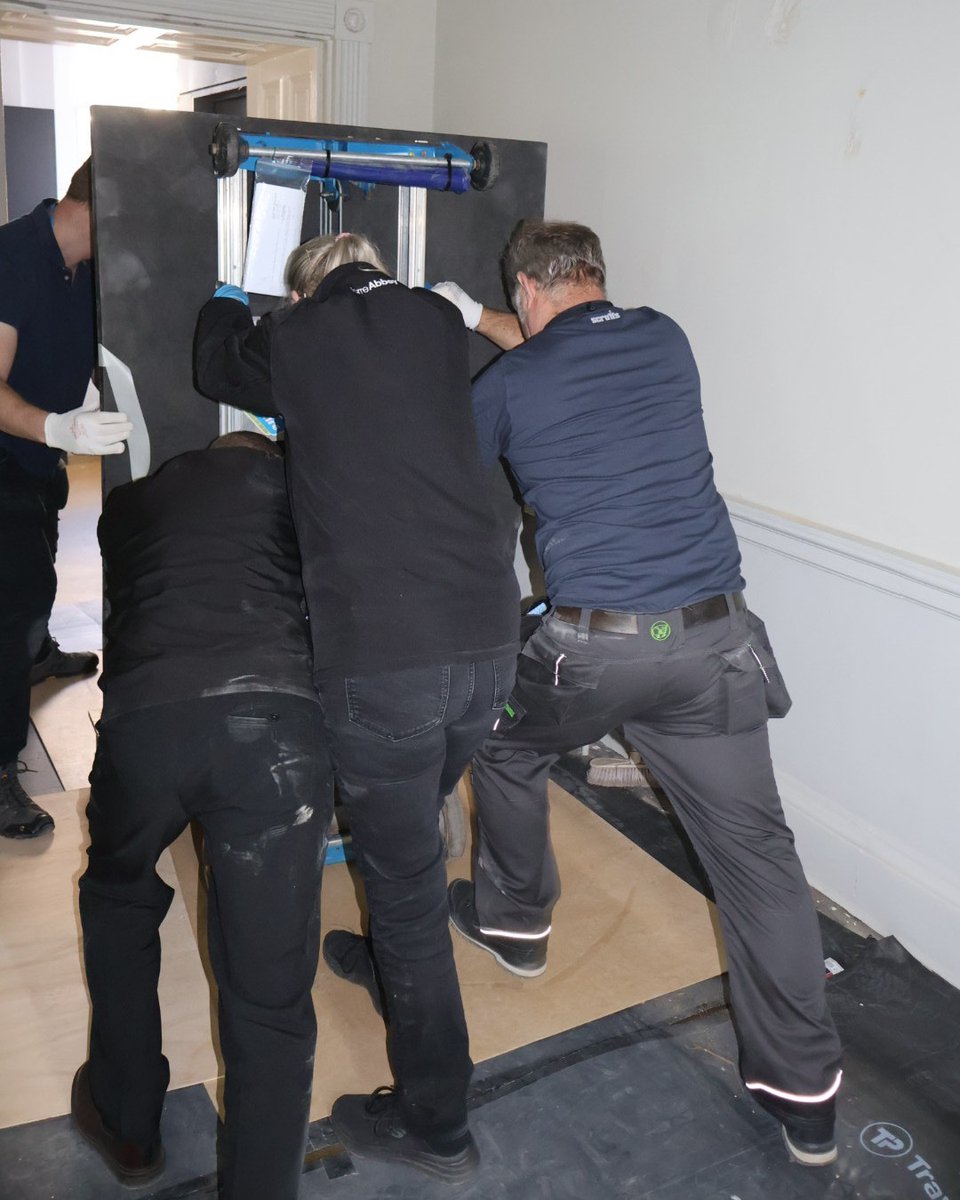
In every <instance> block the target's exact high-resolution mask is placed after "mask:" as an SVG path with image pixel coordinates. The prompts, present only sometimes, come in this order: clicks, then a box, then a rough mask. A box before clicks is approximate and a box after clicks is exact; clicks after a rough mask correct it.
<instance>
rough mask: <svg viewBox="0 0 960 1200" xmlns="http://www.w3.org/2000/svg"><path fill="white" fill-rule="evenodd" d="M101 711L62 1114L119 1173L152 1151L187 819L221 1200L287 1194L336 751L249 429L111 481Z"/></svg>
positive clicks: (293, 1190) (149, 1164)
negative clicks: (160, 983) (216, 1056)
mask: <svg viewBox="0 0 960 1200" xmlns="http://www.w3.org/2000/svg"><path fill="white" fill-rule="evenodd" d="M98 535H99V538H100V545H101V549H102V551H103V559H104V571H105V576H104V578H105V593H106V600H107V604H108V606H109V612H108V616H107V620H106V625H105V634H106V637H105V641H104V668H103V675H102V677H101V679H100V686H101V687H102V689H103V716H102V718H101V720H100V723H99V727H98V731H99V737H98V743H97V752H96V758H95V760H94V764H93V769H92V771H91V774H90V803H89V805H88V808H87V818H88V821H89V826H90V848H89V851H88V855H89V861H88V865H87V869H86V871H85V873H84V874H83V876H82V877H81V879H80V884H79V889H80V917H81V922H82V926H83V952H84V962H85V965H86V975H87V985H88V987H89V991H90V999H91V1005H92V1019H91V1024H90V1048H89V1058H88V1060H87V1062H85V1063H84V1064H83V1065H82V1066H81V1067H80V1069H79V1070H78V1071H77V1074H76V1077H75V1080H74V1085H73V1094H72V1098H71V1111H72V1115H73V1118H74V1121H75V1122H76V1124H77V1126H78V1128H79V1130H80V1132H81V1133H82V1134H83V1136H84V1137H85V1138H86V1139H87V1140H88V1141H89V1142H90V1143H91V1145H93V1146H94V1148H95V1149H96V1150H97V1151H98V1152H99V1153H100V1155H101V1156H102V1158H103V1160H104V1162H105V1163H106V1165H107V1166H108V1167H109V1168H110V1170H111V1171H112V1172H113V1173H114V1175H115V1176H116V1177H117V1178H118V1179H119V1180H120V1181H121V1182H122V1183H124V1184H128V1185H132V1186H139V1185H141V1184H145V1183H147V1182H149V1180H150V1179H152V1178H154V1177H156V1176H157V1175H158V1174H159V1173H160V1172H161V1171H162V1170H163V1166H164V1157H163V1148H162V1144H161V1141H160V1134H159V1127H160V1113H161V1109H162V1107H163V1100H164V1094H165V1092H166V1089H167V1085H168V1082H169V1075H170V1072H169V1067H168V1064H167V1060H166V1058H165V1057H164V1055H163V1053H162V1049H161V1025H160V1009H159V1005H158V1001H157V979H158V975H159V968H160V937H159V929H160V924H161V922H162V921H163V919H164V917H165V915H166V913H167V910H168V908H169V907H170V903H171V900H172V897H173V890H172V889H171V888H170V887H168V886H167V884H166V883H165V882H163V880H162V879H161V878H160V877H159V875H158V874H157V872H156V866H157V860H158V859H159V857H160V855H161V854H162V852H163V851H164V850H165V849H166V847H167V846H169V845H170V844H171V842H173V841H174V839H175V838H177V837H178V836H179V834H180V833H181V832H182V831H183V829H184V828H185V827H186V825H187V823H188V822H189V821H190V820H191V819H195V820H196V821H197V822H198V823H199V825H200V827H201V829H202V830H203V840H204V858H205V861H206V863H207V866H208V924H207V938H208V946H209V952H210V960H211V964H212V966H213V970H214V974H215V976H216V981H217V987H218V991H219V1018H220V1021H219V1029H220V1049H221V1052H222V1055H223V1062H224V1073H225V1091H224V1109H225V1119H224V1127H223V1135H222V1139H221V1146H220V1151H221V1153H220V1158H221V1168H222V1180H221V1183H222V1191H221V1192H220V1193H219V1194H221V1195H222V1196H223V1197H224V1198H225V1200H265V1198H266V1197H270V1200H295V1198H296V1196H297V1194H298V1189H299V1181H300V1175H301V1170H302V1161H303V1153H304V1146H305V1140H306V1133H307V1122H308V1117H309V1109H310V1091H311V1084H312V1080H313V1059H314V1048H315V1043H316V1019H315V1016H314V1008H313V1001H312V998H311V988H312V986H313V981H314V976H315V974H316V969H317V961H318V953H319V937H320V915H319V899H320V881H321V872H322V868H323V856H324V850H325V845H326V836H327V831H328V829H329V827H330V822H331V819H332V815H333V785H332V766H331V762H330V756H329V751H328V748H327V739H326V735H325V733H324V729H323V718H322V713H321V710H320V705H319V702H318V700H317V696H316V692H315V691H314V688H313V681H312V675H311V668H312V664H311V656H310V646H309V637H308V633H307V620H306V614H305V609H304V604H303V589H302V585H301V582H300V557H299V552H298V549H297V544H296V539H295V536H294V530H293V521H292V519H291V516H290V509H289V504H288V500H287V492H286V484H285V480H284V463H283V458H282V456H281V451H280V447H279V446H277V445H275V444H274V443H272V442H270V441H269V440H268V439H266V438H263V437H261V436H260V435H258V434H255V433H233V434H226V435H224V436H223V437H221V438H218V439H217V441H216V442H214V443H213V446H212V448H210V449H207V450H198V451H191V452H189V453H186V454H182V455H179V456H178V457H176V458H173V459H171V460H170V461H169V462H167V463H165V464H164V465H163V466H162V467H161V468H160V469H159V470H158V471H157V472H156V473H155V474H153V475H151V476H149V477H147V478H146V479H141V480H137V481H135V482H133V483H128V484H124V485H122V486H120V487H117V488H115V489H114V490H113V491H112V492H111V493H110V494H109V495H108V497H107V499H106V503H105V504H104V509H103V516H102V517H101V519H100V524H99V527H98Z"/></svg>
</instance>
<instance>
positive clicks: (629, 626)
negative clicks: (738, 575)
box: [553, 592, 747, 633]
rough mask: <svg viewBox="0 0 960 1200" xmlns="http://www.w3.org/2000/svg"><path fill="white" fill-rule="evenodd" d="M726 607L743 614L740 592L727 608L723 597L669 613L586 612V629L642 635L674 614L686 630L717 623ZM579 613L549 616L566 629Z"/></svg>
mask: <svg viewBox="0 0 960 1200" xmlns="http://www.w3.org/2000/svg"><path fill="white" fill-rule="evenodd" d="M730 607H733V608H734V609H735V610H736V611H737V612H745V611H746V607H747V602H746V601H745V600H744V598H743V592H731V593H730V605H729V606H728V604H727V597H726V596H710V597H708V598H707V599H706V600H698V601H697V603H696V604H688V605H687V607H686V608H680V609H673V610H671V612H669V613H625V612H607V611H606V610H605V609H602V608H594V609H592V610H587V611H589V612H590V625H589V628H590V629H599V630H600V631H602V632H604V633H646V632H647V631H648V630H649V628H650V625H651V623H652V622H656V621H662V620H664V619H666V620H669V619H670V618H671V617H673V614H674V613H678V614H679V616H680V619H681V620H682V621H683V627H684V629H689V628H690V626H691V625H703V624H704V623H705V622H706V621H717V620H719V619H720V617H726V616H728V615H729V613H730ZM583 612H584V610H583V609H582V608H567V607H559V608H555V609H554V610H553V615H554V616H555V617H557V618H558V619H559V620H561V621H563V622H564V623H565V624H567V625H579V624H580V619H581V617H582V616H583Z"/></svg>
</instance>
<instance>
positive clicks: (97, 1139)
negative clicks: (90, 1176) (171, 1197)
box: [70, 1063, 165, 1187]
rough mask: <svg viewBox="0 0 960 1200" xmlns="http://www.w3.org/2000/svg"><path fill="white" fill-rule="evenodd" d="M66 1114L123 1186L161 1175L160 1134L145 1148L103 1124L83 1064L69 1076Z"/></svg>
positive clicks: (145, 1181)
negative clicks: (68, 1109) (68, 1102)
mask: <svg viewBox="0 0 960 1200" xmlns="http://www.w3.org/2000/svg"><path fill="white" fill-rule="evenodd" d="M70 1115H71V1116H72V1117H73V1123H74V1125H76V1127H77V1130H78V1131H79V1133H80V1134H81V1136H82V1137H83V1139H84V1141H86V1142H88V1143H89V1145H91V1146H92V1147H93V1148H94V1150H96V1152H97V1153H98V1154H99V1155H100V1157H101V1158H102V1159H103V1161H104V1163H106V1165H107V1166H108V1167H109V1168H110V1170H111V1171H112V1172H113V1174H114V1176H115V1177H116V1178H117V1179H118V1180H119V1181H120V1182H121V1183H122V1184H123V1185H124V1186H125V1187H142V1186H143V1185H144V1184H146V1183H149V1182H150V1180H151V1179H156V1178H157V1177H158V1176H159V1175H162V1174H163V1169H164V1166H165V1157H164V1152H163V1146H162V1144H161V1142H160V1135H159V1134H157V1137H156V1138H155V1140H154V1141H153V1143H152V1145H150V1146H148V1147H146V1148H145V1149H144V1148H143V1147H141V1146H135V1145H134V1144H133V1143H132V1142H124V1141H121V1140H120V1138H118V1137H117V1135H116V1134H115V1133H114V1132H113V1131H112V1130H110V1129H108V1128H107V1127H106V1125H104V1123H103V1118H102V1117H101V1116H100V1111H99V1109H98V1108H97V1106H96V1105H95V1104H94V1102H93V1096H92V1095H91V1094H90V1080H89V1078H88V1076H87V1064H86V1063H84V1064H83V1066H82V1067H80V1068H79V1069H78V1071H77V1073H76V1075H75V1076H74V1077H73V1088H72V1090H71V1092H70Z"/></svg>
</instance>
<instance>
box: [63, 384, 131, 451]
mask: <svg viewBox="0 0 960 1200" xmlns="http://www.w3.org/2000/svg"><path fill="white" fill-rule="evenodd" d="M98 403H99V400H98V397H97V395H96V393H94V394H93V395H91V397H90V399H89V400H88V401H85V402H84V404H83V405H82V406H81V407H80V408H74V409H71V411H70V412H65V413H48V414H47V419H46V420H45V421H44V423H43V440H44V441H45V442H46V444H47V445H48V446H52V447H53V448H54V449H56V450H67V451H69V452H70V453H71V454H122V453H123V452H124V450H125V449H126V447H125V445H124V442H125V441H126V440H127V438H128V437H129V436H130V433H131V431H132V430H133V425H131V423H130V422H129V421H128V420H127V418H126V416H125V414H124V413H115V412H103V411H102V410H101V409H99V408H98V407H97V405H98Z"/></svg>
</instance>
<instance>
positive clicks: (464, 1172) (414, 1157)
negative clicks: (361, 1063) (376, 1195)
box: [330, 1087, 480, 1186]
mask: <svg viewBox="0 0 960 1200" xmlns="http://www.w3.org/2000/svg"><path fill="white" fill-rule="evenodd" d="M330 1123H331V1124H332V1125H333V1131H334V1133H335V1134H336V1135H337V1137H338V1138H339V1139H340V1141H341V1142H342V1143H343V1144H344V1146H346V1148H347V1149H348V1150H349V1151H350V1153H351V1154H356V1155H357V1157H358V1158H377V1159H380V1160H381V1161H382V1162H399V1163H406V1164H407V1165H408V1166H411V1167H416V1168H417V1169H418V1170H419V1171H423V1172H425V1173H426V1174H427V1175H432V1176H434V1178H436V1179H442V1180H444V1182H446V1183H450V1184H454V1185H455V1186H456V1185H458V1184H461V1183H466V1182H467V1180H469V1179H471V1178H472V1177H473V1176H474V1175H475V1174H476V1172H477V1169H478V1167H479V1166H480V1152H479V1150H478V1149H477V1144H476V1142H475V1141H474V1140H473V1136H472V1134H471V1133H470V1131H469V1129H464V1130H463V1131H462V1132H460V1133H457V1134H455V1135H454V1136H453V1137H451V1138H449V1139H446V1138H445V1139H437V1140H431V1141H429V1142H428V1141H426V1140H425V1139H424V1138H419V1137H416V1136H415V1135H414V1134H412V1133H409V1132H408V1131H407V1129H406V1127H405V1126H404V1124H403V1120H402V1118H401V1116H400V1111H399V1097H398V1096H397V1094H396V1092H395V1091H394V1089H393V1088H392V1087H380V1088H377V1090H376V1091H375V1092H374V1093H373V1095H371V1096H341V1097H340V1098H339V1099H338V1100H335V1101H334V1104H333V1111H332V1112H331V1113H330Z"/></svg>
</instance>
